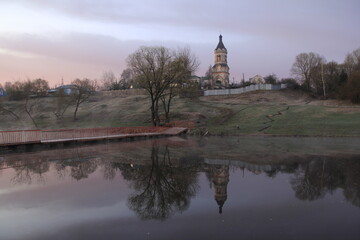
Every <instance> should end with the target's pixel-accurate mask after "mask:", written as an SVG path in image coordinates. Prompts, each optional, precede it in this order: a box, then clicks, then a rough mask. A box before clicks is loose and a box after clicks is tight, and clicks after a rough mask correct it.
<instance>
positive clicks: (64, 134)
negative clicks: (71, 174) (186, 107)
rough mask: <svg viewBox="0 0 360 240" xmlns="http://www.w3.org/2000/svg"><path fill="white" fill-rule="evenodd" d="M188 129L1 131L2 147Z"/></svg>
mask: <svg viewBox="0 0 360 240" xmlns="http://www.w3.org/2000/svg"><path fill="white" fill-rule="evenodd" d="M186 131H187V128H180V127H117V128H79V129H57V130H23V131H0V147H3V146H17V145H24V144H47V143H48V144H49V143H64V142H76V141H100V140H108V139H124V140H135V139H141V138H154V137H166V136H176V135H180V134H182V133H185V132H186Z"/></svg>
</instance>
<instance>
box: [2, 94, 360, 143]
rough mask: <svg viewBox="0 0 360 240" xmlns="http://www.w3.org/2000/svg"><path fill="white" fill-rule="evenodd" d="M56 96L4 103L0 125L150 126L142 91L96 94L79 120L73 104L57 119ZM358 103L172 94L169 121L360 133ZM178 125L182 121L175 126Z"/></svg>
mask: <svg viewBox="0 0 360 240" xmlns="http://www.w3.org/2000/svg"><path fill="white" fill-rule="evenodd" d="M57 101H58V99H57V98H56V97H52V98H43V99H41V101H39V102H38V104H37V105H36V106H35V107H34V109H33V112H32V116H33V117H34V119H35V121H36V123H37V127H35V126H34V124H33V123H32V121H31V119H30V118H29V116H28V115H27V114H26V113H25V111H24V110H23V109H24V107H23V104H24V103H23V102H20V101H19V102H5V103H3V104H5V106H6V107H7V108H8V109H10V110H12V111H14V112H15V113H16V114H17V115H18V116H19V119H16V118H15V117H14V116H12V115H10V114H7V115H4V114H2V115H0V130H19V129H25V130H31V129H59V128H94V127H96V128H98V127H128V126H150V125H151V121H150V111H149V107H150V105H149V102H148V98H147V96H145V95H137V96H116V95H115V96H111V95H95V96H93V97H92V98H90V99H89V101H87V102H84V103H83V105H81V107H80V109H79V112H78V119H77V120H76V121H74V120H73V111H74V109H73V108H72V107H69V108H68V109H67V110H66V112H65V114H64V115H63V117H62V118H61V119H58V118H56V116H55V114H54V112H55V111H56V109H57V106H58V105H57V104H58V102H57ZM359 119H360V106H359V105H354V104H351V103H350V102H346V101H337V100H318V99H314V98H312V97H311V96H310V95H308V94H306V93H304V92H301V91H294V90H290V89H286V90H280V91H256V92H250V93H245V94H240V95H231V96H211V97H200V98H198V99H187V98H175V99H174V101H173V104H172V110H171V120H172V121H175V122H178V123H179V122H180V123H184V124H189V125H192V126H193V127H194V128H193V129H192V130H191V131H190V134H193V135H199V136H204V135H205V136H206V135H226V136H229V135H233V136H243V135H247V136H252V135H261V136H310V137H314V136H318V137H324V136H327V137H357V136H360V121H359ZM176 126H181V124H180V125H176Z"/></svg>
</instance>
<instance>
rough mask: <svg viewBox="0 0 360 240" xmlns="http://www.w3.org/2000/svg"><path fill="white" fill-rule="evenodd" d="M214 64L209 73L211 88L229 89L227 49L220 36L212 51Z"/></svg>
mask: <svg viewBox="0 0 360 240" xmlns="http://www.w3.org/2000/svg"><path fill="white" fill-rule="evenodd" d="M214 55H215V64H214V66H213V67H212V73H211V87H212V88H213V89H216V88H228V87H229V75H230V73H229V70H230V68H229V66H228V64H227V49H226V48H225V45H224V43H223V41H222V36H221V35H220V36H219V43H218V45H217V47H216V48H215V51H214Z"/></svg>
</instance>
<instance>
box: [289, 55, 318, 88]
mask: <svg viewBox="0 0 360 240" xmlns="http://www.w3.org/2000/svg"><path fill="white" fill-rule="evenodd" d="M322 62H324V59H323V58H322V57H321V56H320V55H319V54H317V53H313V52H310V53H300V54H299V55H297V56H296V59H295V62H294V64H293V66H292V68H291V72H292V74H293V75H294V76H295V77H296V78H297V80H298V81H299V82H301V83H302V84H304V85H305V87H306V89H307V90H309V91H310V90H311V85H312V84H313V80H314V74H315V73H316V71H317V68H318V67H319V66H320V64H321V63H322Z"/></svg>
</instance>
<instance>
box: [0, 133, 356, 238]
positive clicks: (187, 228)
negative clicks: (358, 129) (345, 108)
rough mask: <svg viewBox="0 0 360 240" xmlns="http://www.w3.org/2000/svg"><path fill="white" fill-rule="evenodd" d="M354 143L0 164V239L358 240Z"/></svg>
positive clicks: (193, 145) (158, 146)
mask: <svg viewBox="0 0 360 240" xmlns="http://www.w3.org/2000/svg"><path fill="white" fill-rule="evenodd" d="M359 146H360V139H356V138H352V139H341V138H336V139H317V138H305V139H302V138H297V139H296V138H295V139H293V138H288V139H287V138H215V137H213V138H208V139H196V138H190V139H183V138H170V139H157V140H147V141H139V142H112V143H107V144H104V143H100V144H92V145H82V146H64V147H61V148H59V147H58V148H53V149H31V150H25V149H24V150H23V151H22V152H9V153H4V152H3V153H2V154H0V239H360V147H359Z"/></svg>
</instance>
